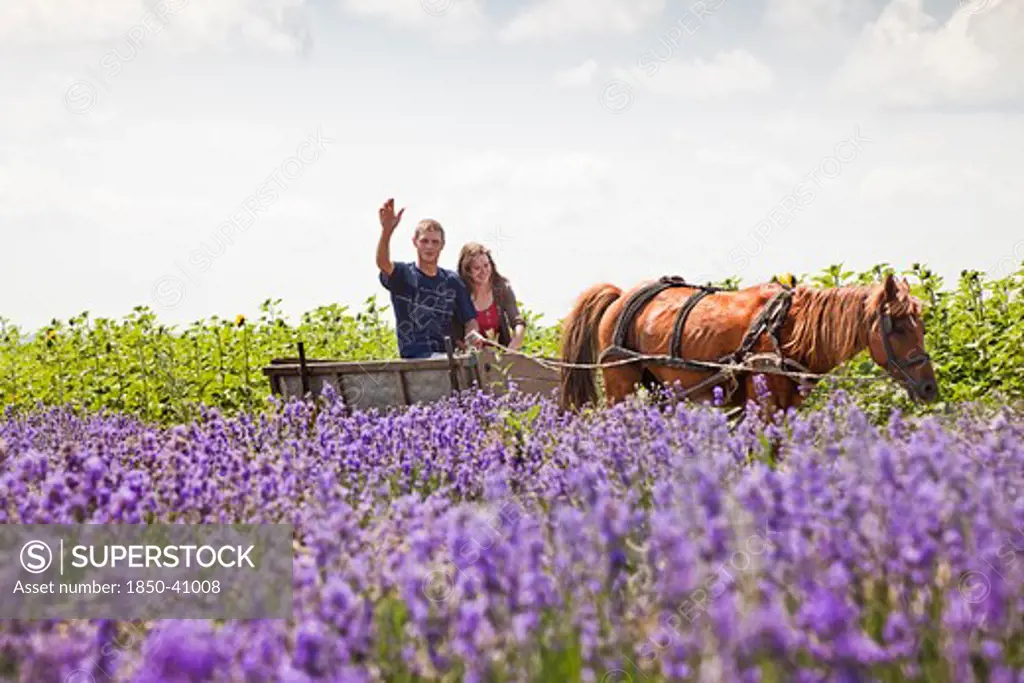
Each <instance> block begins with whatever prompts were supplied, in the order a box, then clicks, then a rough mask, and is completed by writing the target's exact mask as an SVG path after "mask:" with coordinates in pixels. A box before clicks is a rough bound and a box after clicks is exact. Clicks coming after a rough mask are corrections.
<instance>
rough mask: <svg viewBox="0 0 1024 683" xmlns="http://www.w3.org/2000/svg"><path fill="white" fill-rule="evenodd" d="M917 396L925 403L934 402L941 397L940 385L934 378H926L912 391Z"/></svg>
mask: <svg viewBox="0 0 1024 683" xmlns="http://www.w3.org/2000/svg"><path fill="white" fill-rule="evenodd" d="M911 394H916V396H917V398H918V399H920V400H921V401H924V402H925V403H932V402H933V401H935V399H937V398H938V397H939V385H938V383H936V382H935V380H933V379H926V380H924V381H923V382H920V383H918V384H917V386H915V387H914V389H913V390H912V391H911Z"/></svg>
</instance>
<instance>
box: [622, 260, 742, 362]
mask: <svg viewBox="0 0 1024 683" xmlns="http://www.w3.org/2000/svg"><path fill="white" fill-rule="evenodd" d="M672 287H689V288H690V289H697V290H699V291H697V292H694V293H693V294H691V295H690V296H689V297H688V298H687V300H686V303H685V304H683V306H682V308H680V309H679V313H678V315H677V317H676V322H675V326H674V327H673V329H672V341H671V342H670V344H669V356H670V357H671V358H675V359H679V360H681V359H682V357H683V355H682V349H681V346H682V338H683V327H684V326H685V325H686V319H687V318H688V317H689V315H690V311H692V310H693V307H694V306H696V305H697V304H698V303H699V302H700V300H701V299H703V298H704V297H706V296H707V295H708V294H713V293H714V292H721V291H724V288H722V287H712V286H711V285H694V284H690V283H688V282H687V281H686V280H684V279H683V278H681V277H679V276H678V275H664V276H662V277H660V278H658V279H657V280H656V281H655V282H652V283H651V284H649V285H645V286H643V287H641V288H640V289H638V290H637V291H635V292H634V293H633V294H632V296H630V297H629V299H627V300H626V304H625V305H624V306H623V307H622V313H621V314H620V315H619V320H618V323H617V324H616V326H615V334H614V335H613V337H612V349H615V350H622V351H629V350H630V349H628V348H627V347H626V336H627V335H628V334H629V328H630V326H631V325H632V324H633V320H634V319H635V318H636V316H637V315H639V314H640V311H641V310H643V308H644V306H646V305H647V304H648V303H650V301H651V300H652V299H653V298H654V297H656V296H658V295H659V294H661V293H662V292H664V291H665V290H666V289H669V288H672ZM612 349H609V351H611V350H612Z"/></svg>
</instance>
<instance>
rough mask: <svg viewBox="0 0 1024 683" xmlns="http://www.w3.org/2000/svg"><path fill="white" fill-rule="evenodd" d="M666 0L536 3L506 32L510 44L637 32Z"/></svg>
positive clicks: (541, 0)
mask: <svg viewBox="0 0 1024 683" xmlns="http://www.w3.org/2000/svg"><path fill="white" fill-rule="evenodd" d="M664 8H665V0H535V2H534V3H533V4H532V5H530V6H528V7H526V8H525V9H523V10H522V11H520V12H519V13H518V14H517V15H516V16H515V17H513V19H512V21H510V22H509V23H508V25H507V26H505V28H504V29H502V32H501V37H502V38H504V39H505V40H508V41H520V40H533V39H558V40H563V39H565V38H570V37H573V36H577V35H616V34H619V35H621V34H630V33H635V32H636V31H637V30H638V29H639V28H640V27H642V26H643V25H644V24H645V23H646V22H647V21H648V20H650V19H652V18H654V17H656V16H658V15H659V14H661V11H662V10H663V9H664Z"/></svg>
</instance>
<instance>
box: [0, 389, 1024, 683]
mask: <svg viewBox="0 0 1024 683" xmlns="http://www.w3.org/2000/svg"><path fill="white" fill-rule="evenodd" d="M784 424H785V427H784V428H779V427H775V426H770V425H766V424H764V423H761V422H758V421H757V420H756V419H754V418H751V419H749V420H748V421H746V422H744V423H742V424H740V426H739V427H738V428H736V429H735V430H733V431H730V429H729V428H728V425H727V423H726V421H725V418H724V416H723V415H722V414H721V413H719V412H718V411H716V410H715V409H713V408H712V407H696V406H685V405H684V406H674V407H670V408H665V407H657V406H654V405H649V404H645V403H642V402H640V401H634V402H632V403H630V404H628V405H621V406H618V407H616V408H613V409H609V410H602V411H595V412H590V413H586V414H583V415H568V414H562V413H560V412H559V411H558V410H557V409H556V407H555V406H554V405H552V404H549V403H546V402H544V401H540V400H538V399H535V398H525V397H523V396H519V395H513V396H510V397H505V398H500V399H499V398H494V397H489V396H485V395H472V394H467V395H465V396H463V397H462V398H459V399H452V400H451V401H449V402H446V403H442V404H437V405H433V406H428V407H417V408H412V409H409V410H407V411H403V412H397V413H394V414H390V415H384V416H381V415H377V414H362V413H356V414H354V415H352V416H346V413H345V411H344V407H343V406H342V405H341V403H340V402H339V401H337V400H328V402H327V404H326V405H324V406H322V407H320V408H319V409H318V408H316V407H315V406H314V405H313V404H302V403H296V402H293V403H290V404H287V405H283V406H278V407H277V408H276V409H274V410H271V411H269V412H266V413H262V414H260V415H258V416H250V415H246V414H242V415H239V416H236V417H231V418H226V417H223V416H221V415H219V414H218V413H217V412H216V411H213V410H211V411H207V412H206V413H205V415H204V416H203V417H202V418H201V419H200V420H198V421H197V422H195V423H193V424H191V425H188V426H176V427H171V428H162V427H155V426H147V424H146V423H144V422H141V421H135V419H134V418H128V417H123V416H113V415H108V416H104V415H100V414H97V415H94V416H92V417H89V418H82V417H78V416H76V415H75V414H72V413H71V412H68V411H62V410H52V411H50V412H45V413H39V414H35V415H31V416H20V415H19V416H16V415H15V414H14V413H13V412H11V411H8V413H7V415H6V418H5V419H4V421H3V422H2V423H0V439H2V445H0V462H2V463H3V467H2V472H3V474H2V480H0V497H2V501H3V506H2V507H0V514H3V515H4V518H3V520H2V521H3V522H4V523H58V522H91V523H126V524H135V523H141V522H152V521H163V522H168V523H199V522H205V523H225V522H246V523H272V522H273V523H277V522H282V523H290V524H293V525H294V526H295V539H294V543H295V549H296V556H295V557H296V559H295V562H294V578H293V586H292V589H293V595H294V612H293V619H292V620H291V621H271V620H268V621H250V622H224V623H215V622H207V621H174V622H172V621H159V622H153V623H138V622H136V623H123V622H122V623H118V622H111V621H101V622H88V621H72V622H63V623H56V622H11V621H6V622H4V623H3V626H2V627H0V629H2V638H3V646H2V651H0V676H4V677H5V678H6V679H7V680H14V681H25V682H31V683H49V682H51V681H52V682H56V683H91V682H93V681H95V682H97V683H103V682H105V681H114V680H116V681H139V682H142V681H154V682H155V681H181V682H184V681H189V682H192V681H247V682H250V681H251V682H256V681H296V682H297V681H353V682H354V681H467V682H473V681H553V682H559V683H561V682H575V681H581V682H587V683H598V682H600V683H622V682H629V683H637V682H640V681H649V682H656V681H765V682H768V681H778V682H781V681H948V682H951V683H952V682H956V683H961V682H969V681H1000V682H1002V681H1007V682H1008V681H1024V674H1022V673H1021V670H1022V668H1024V624H1022V619H1021V615H1022V614H1024V496H1022V492H1024V419H1022V417H1021V415H1020V413H1019V411H1017V412H1015V411H1010V410H992V409H984V410H982V409H980V408H979V409H971V408H970V407H969V406H962V407H960V408H958V409H957V412H956V413H951V414H947V415H945V416H943V417H942V418H939V417H929V418H924V419H916V418H915V419H913V420H911V419H910V418H902V417H901V416H900V415H899V414H894V415H893V416H892V417H891V419H890V420H889V423H888V424H887V425H885V426H884V427H882V428H876V427H873V426H872V424H871V423H870V422H869V421H868V419H867V417H866V416H865V414H864V413H862V412H860V410H859V409H858V408H857V407H856V406H855V405H854V404H853V402H852V401H850V400H849V399H848V398H847V397H846V395H845V394H843V393H841V392H840V393H837V394H835V395H834V396H833V397H832V399H831V400H830V401H829V403H828V404H827V406H826V407H825V408H823V409H821V410H818V411H816V412H807V413H804V414H800V415H796V414H791V415H789V416H787V420H786V421H785V423H784ZM773 441H776V442H779V443H781V444H782V446H781V448H780V449H779V450H778V452H777V453H776V454H774V455H773V454H772V451H771V448H770V445H771V443H772V442H773Z"/></svg>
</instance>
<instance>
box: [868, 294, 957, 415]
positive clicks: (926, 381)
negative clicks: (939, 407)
mask: <svg viewBox="0 0 1024 683" xmlns="http://www.w3.org/2000/svg"><path fill="white" fill-rule="evenodd" d="M869 310H870V311H872V312H873V313H874V315H873V316H872V318H871V323H870V324H871V328H870V331H869V333H868V350H869V351H870V352H871V358H872V359H874V361H875V362H876V363H878V364H879V365H880V366H882V367H883V368H885V370H886V372H888V373H889V375H890V376H891V377H892V378H893V379H895V380H896V381H898V382H901V383H903V385H904V386H905V387H906V389H907V393H909V394H910V395H911V397H913V398H915V399H917V400H920V401H927V402H931V401H934V400H935V399H937V398H938V396H939V385H938V384H937V383H936V381H935V371H934V370H933V369H932V363H931V360H930V359H929V357H928V354H927V353H925V350H924V320H923V317H922V315H921V303H920V302H919V301H918V300H917V299H916V298H915V297H913V296H912V295H911V294H910V285H909V284H907V281H906V279H904V280H903V281H902V282H899V281H897V280H896V278H894V277H893V276H892V275H889V276H887V277H886V278H885V282H884V283H882V284H881V285H880V286H879V288H878V291H877V293H875V294H874V295H873V296H872V298H871V301H870V304H869Z"/></svg>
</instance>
